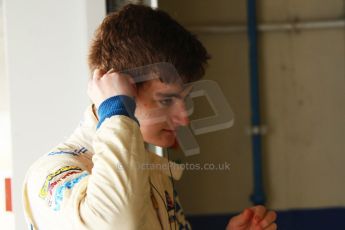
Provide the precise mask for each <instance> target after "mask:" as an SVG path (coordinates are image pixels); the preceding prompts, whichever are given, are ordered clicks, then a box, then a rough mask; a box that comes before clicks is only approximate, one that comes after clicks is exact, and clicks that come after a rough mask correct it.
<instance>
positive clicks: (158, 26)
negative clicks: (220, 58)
mask: <svg viewBox="0 0 345 230" xmlns="http://www.w3.org/2000/svg"><path fill="white" fill-rule="evenodd" d="M208 59H209V55H208V53H207V51H206V49H205V47H204V46H203V45H202V44H201V42H200V41H199V40H198V39H197V38H196V37H195V36H194V35H193V34H191V33H190V32H189V31H187V30H186V29H185V28H183V27H182V26H181V25H180V24H179V23H177V22H176V21H175V20H174V19H172V18H171V17H170V16H169V15H168V14H167V13H165V12H163V11H161V10H154V9H151V8H150V7H147V6H143V5H134V4H128V5H125V6H124V7H123V8H122V9H121V10H119V11H117V12H113V13H110V14H109V15H107V16H106V17H105V19H104V20H103V22H102V24H101V25H100V26H99V28H98V29H97V30H96V33H95V36H94V40H93V41H92V43H91V46H90V50H89V58H88V61H89V68H90V70H91V71H93V70H94V69H96V68H98V69H101V70H103V71H105V72H106V71H107V70H109V69H111V68H113V69H114V70H116V71H122V70H127V69H131V68H135V67H140V66H145V65H149V64H153V63H158V62H168V63H171V64H172V65H173V66H174V67H175V68H176V70H177V72H178V73H179V75H180V76H181V77H182V80H183V81H184V82H185V83H187V82H192V81H196V80H199V79H200V78H201V77H202V76H203V75H204V73H205V65H206V64H207V60H208Z"/></svg>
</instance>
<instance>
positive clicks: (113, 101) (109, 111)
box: [97, 95, 139, 129]
mask: <svg viewBox="0 0 345 230" xmlns="http://www.w3.org/2000/svg"><path fill="white" fill-rule="evenodd" d="M135 108H136V104H135V101H134V99H133V98H132V97H129V96H126V95H118V96H113V97H110V98H108V99H106V100H105V101H103V102H102V103H101V105H100V106H99V108H98V119H99V122H98V124H97V129H98V128H99V127H100V126H101V124H102V123H103V121H104V120H105V119H107V118H110V117H112V116H115V115H124V116H127V117H130V118H132V119H133V120H135V121H136V122H137V123H138V125H139V121H138V120H137V119H136V117H135V116H134V112H135Z"/></svg>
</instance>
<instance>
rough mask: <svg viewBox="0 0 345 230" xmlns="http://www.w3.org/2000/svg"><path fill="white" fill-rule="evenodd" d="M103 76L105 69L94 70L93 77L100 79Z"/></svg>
mask: <svg viewBox="0 0 345 230" xmlns="http://www.w3.org/2000/svg"><path fill="white" fill-rule="evenodd" d="M102 76H103V71H102V70H100V69H95V70H94V71H93V75H92V79H93V80H99V79H100V78H101V77H102Z"/></svg>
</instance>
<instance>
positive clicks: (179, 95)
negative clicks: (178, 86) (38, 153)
mask: <svg viewBox="0 0 345 230" xmlns="http://www.w3.org/2000/svg"><path fill="white" fill-rule="evenodd" d="M192 88H193V87H190V88H184V89H183V90H181V92H180V93H175V92H174V93H162V92H158V93H156V96H158V97H176V98H179V99H181V98H182V96H181V94H182V93H183V92H184V91H185V90H187V89H188V93H187V94H186V95H188V94H190V93H191V92H192Z"/></svg>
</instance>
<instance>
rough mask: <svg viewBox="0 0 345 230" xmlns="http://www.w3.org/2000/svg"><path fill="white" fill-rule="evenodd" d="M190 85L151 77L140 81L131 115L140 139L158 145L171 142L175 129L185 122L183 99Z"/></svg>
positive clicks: (171, 143) (161, 145)
mask: <svg viewBox="0 0 345 230" xmlns="http://www.w3.org/2000/svg"><path fill="white" fill-rule="evenodd" d="M190 91H191V87H188V88H183V86H182V85H180V84H177V83H171V84H165V83H163V82H161V81H160V80H158V79H156V80H151V81H148V82H146V83H144V85H142V86H141V87H140V88H139V90H138V94H137V97H136V103H137V108H136V111H135V116H136V118H137V119H138V120H139V123H140V130H141V133H142V135H143V138H144V141H145V142H147V143H150V144H153V145H156V146H160V147H170V146H172V145H173V144H174V143H175V138H176V129H177V127H179V126H186V125H188V123H189V119H188V114H187V111H186V108H185V104H184V99H185V97H186V96H187V95H188V94H189V93H190Z"/></svg>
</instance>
